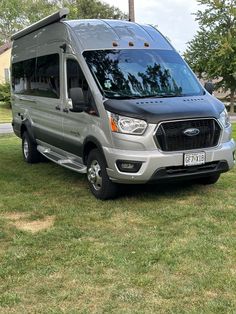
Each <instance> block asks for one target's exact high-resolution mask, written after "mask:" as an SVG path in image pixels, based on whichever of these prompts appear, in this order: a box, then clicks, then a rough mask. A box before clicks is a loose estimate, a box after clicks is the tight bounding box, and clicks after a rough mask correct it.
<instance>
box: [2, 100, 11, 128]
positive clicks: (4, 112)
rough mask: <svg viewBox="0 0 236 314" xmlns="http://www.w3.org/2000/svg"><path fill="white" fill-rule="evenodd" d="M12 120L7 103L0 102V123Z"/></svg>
mask: <svg viewBox="0 0 236 314" xmlns="http://www.w3.org/2000/svg"><path fill="white" fill-rule="evenodd" d="M11 121H12V114H11V110H10V109H9V107H8V105H6V104H4V103H2V102H0V123H7V122H11Z"/></svg>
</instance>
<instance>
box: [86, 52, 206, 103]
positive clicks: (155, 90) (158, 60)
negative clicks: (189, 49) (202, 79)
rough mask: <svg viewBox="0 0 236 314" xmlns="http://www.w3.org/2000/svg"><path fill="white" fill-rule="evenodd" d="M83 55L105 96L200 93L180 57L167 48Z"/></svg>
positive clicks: (162, 95)
mask: <svg viewBox="0 0 236 314" xmlns="http://www.w3.org/2000/svg"><path fill="white" fill-rule="evenodd" d="M84 57H85V59H86V61H87V64H88V66H89V68H90V70H91V72H92V74H93V75H94V76H95V78H96V81H97V82H98V83H99V87H100V88H101V89H102V91H103V93H104V95H105V96H106V97H108V98H121V97H122V98H142V97H144V98H145V97H170V96H171V97H175V96H176V97H180V96H190V95H191V96H192V95H196V96H197V95H202V94H203V89H202V88H201V86H200V84H199V83H198V82H197V80H196V79H195V77H194V76H193V74H192V72H191V71H190V70H189V68H188V67H187V65H186V64H185V63H184V61H183V60H182V58H181V57H180V56H179V55H178V54H177V53H176V52H175V51H171V50H152V49H145V50H142V49H139V50H136V49H130V50H129V49H126V50H97V51H95V50H93V51H85V52H84Z"/></svg>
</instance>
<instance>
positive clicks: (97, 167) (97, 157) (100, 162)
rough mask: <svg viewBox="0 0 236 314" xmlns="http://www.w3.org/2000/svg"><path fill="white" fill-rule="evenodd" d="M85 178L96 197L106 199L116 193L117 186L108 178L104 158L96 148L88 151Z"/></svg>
mask: <svg viewBox="0 0 236 314" xmlns="http://www.w3.org/2000/svg"><path fill="white" fill-rule="evenodd" d="M87 178H88V182H89V187H90V190H91V192H92V193H93V195H94V196H96V197H97V198H99V199H102V200H106V199H111V198H114V197H115V196H116V195H117V192H118V186H117V184H115V183H113V182H112V181H111V180H110V179H109V177H108V175H107V171H106V160H105V158H104V156H103V155H102V154H101V153H100V151H99V150H98V149H93V150H92V151H91V152H90V153H89V156H88V161H87Z"/></svg>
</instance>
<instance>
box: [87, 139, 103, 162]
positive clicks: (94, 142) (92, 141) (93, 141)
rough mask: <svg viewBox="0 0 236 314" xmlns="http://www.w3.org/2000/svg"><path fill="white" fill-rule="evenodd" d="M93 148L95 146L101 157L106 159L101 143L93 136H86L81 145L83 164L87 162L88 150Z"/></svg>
mask: <svg viewBox="0 0 236 314" xmlns="http://www.w3.org/2000/svg"><path fill="white" fill-rule="evenodd" d="M94 148H97V149H98V150H99V151H100V153H101V154H102V155H103V157H104V159H105V161H106V157H105V154H104V152H103V148H102V145H101V143H100V142H99V141H98V140H97V139H96V138H95V137H94V136H88V137H86V139H85V140H84V143H83V147H82V158H83V162H84V164H86V163H87V156H88V153H89V151H90V150H92V149H94ZM106 163H107V162H106Z"/></svg>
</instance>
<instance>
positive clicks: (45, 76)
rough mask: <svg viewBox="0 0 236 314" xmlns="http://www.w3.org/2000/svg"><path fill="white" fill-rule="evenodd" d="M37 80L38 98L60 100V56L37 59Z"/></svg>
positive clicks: (54, 55) (53, 55)
mask: <svg viewBox="0 0 236 314" xmlns="http://www.w3.org/2000/svg"><path fill="white" fill-rule="evenodd" d="M36 78H37V82H35V86H34V87H35V89H36V90H37V96H41V97H50V98H60V72H59V54H52V55H48V56H42V57H38V58H37V64H36Z"/></svg>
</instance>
